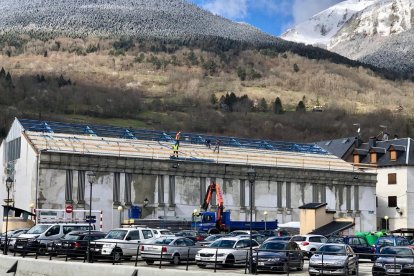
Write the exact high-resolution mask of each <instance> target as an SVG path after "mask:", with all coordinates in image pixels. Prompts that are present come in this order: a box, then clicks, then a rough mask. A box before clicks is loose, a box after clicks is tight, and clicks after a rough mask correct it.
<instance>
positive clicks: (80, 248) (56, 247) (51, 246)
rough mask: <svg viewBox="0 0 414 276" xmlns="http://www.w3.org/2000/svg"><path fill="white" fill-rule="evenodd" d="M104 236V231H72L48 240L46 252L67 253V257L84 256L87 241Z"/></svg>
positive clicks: (53, 253) (54, 253)
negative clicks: (58, 237) (59, 237)
mask: <svg viewBox="0 0 414 276" xmlns="http://www.w3.org/2000/svg"><path fill="white" fill-rule="evenodd" d="M105 236H106V233H105V232H100V231H91V235H90V236H89V231H73V232H70V233H68V234H66V235H65V236H63V237H62V238H61V239H59V240H56V241H50V242H49V243H48V244H47V252H48V253H49V254H52V255H67V256H68V257H79V256H85V254H86V252H87V250H88V241H94V240H98V239H102V238H104V237H105Z"/></svg>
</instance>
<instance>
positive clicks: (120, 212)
mask: <svg viewBox="0 0 414 276" xmlns="http://www.w3.org/2000/svg"><path fill="white" fill-rule="evenodd" d="M122 210H124V208H123V207H122V206H121V205H119V206H118V211H119V227H122Z"/></svg>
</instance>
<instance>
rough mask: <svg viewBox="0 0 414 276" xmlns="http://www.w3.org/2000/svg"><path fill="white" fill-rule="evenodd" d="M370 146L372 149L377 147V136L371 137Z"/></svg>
mask: <svg viewBox="0 0 414 276" xmlns="http://www.w3.org/2000/svg"><path fill="white" fill-rule="evenodd" d="M368 145H369V147H370V148H373V147H375V146H376V145H377V137H375V136H372V137H369V140H368Z"/></svg>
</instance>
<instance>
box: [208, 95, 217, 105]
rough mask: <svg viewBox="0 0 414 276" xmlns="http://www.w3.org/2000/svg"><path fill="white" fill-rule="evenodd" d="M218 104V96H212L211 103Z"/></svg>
mask: <svg viewBox="0 0 414 276" xmlns="http://www.w3.org/2000/svg"><path fill="white" fill-rule="evenodd" d="M217 102H218V99H217V96H216V94H211V96H210V103H211V104H212V105H216V104H217Z"/></svg>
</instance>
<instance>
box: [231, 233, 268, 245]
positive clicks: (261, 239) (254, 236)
mask: <svg viewBox="0 0 414 276" xmlns="http://www.w3.org/2000/svg"><path fill="white" fill-rule="evenodd" d="M236 237H239V238H249V239H250V235H238V236H236ZM252 239H254V240H255V241H257V242H258V243H259V244H262V243H263V242H264V241H265V240H266V236H264V235H260V234H252Z"/></svg>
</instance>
